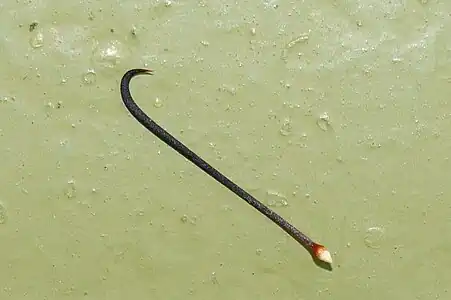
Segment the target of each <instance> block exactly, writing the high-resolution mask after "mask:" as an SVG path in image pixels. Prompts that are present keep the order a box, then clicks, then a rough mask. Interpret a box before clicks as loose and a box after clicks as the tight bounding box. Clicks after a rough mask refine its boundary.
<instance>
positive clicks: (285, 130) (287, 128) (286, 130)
mask: <svg viewBox="0 0 451 300" xmlns="http://www.w3.org/2000/svg"><path fill="white" fill-rule="evenodd" d="M292 130H293V126H292V125H291V120H290V119H289V118H286V119H285V120H283V123H282V128H280V130H279V132H280V134H281V135H283V136H288V135H290V134H291V132H292Z"/></svg>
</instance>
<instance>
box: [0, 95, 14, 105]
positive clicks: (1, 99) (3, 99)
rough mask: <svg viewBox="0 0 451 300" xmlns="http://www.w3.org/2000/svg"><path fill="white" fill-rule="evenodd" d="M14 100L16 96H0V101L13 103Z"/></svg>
mask: <svg viewBox="0 0 451 300" xmlns="http://www.w3.org/2000/svg"><path fill="white" fill-rule="evenodd" d="M15 101H16V98H14V97H10V96H3V97H1V98H0V103H13V102H15Z"/></svg>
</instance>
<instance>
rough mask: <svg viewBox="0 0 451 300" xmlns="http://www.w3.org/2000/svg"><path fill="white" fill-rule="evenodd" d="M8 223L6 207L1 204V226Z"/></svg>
mask: <svg viewBox="0 0 451 300" xmlns="http://www.w3.org/2000/svg"><path fill="white" fill-rule="evenodd" d="M5 223H6V207H5V205H4V204H3V203H2V202H0V225H1V224H5Z"/></svg>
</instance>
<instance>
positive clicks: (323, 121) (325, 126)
mask: <svg viewBox="0 0 451 300" xmlns="http://www.w3.org/2000/svg"><path fill="white" fill-rule="evenodd" d="M316 124H317V125H318V127H319V128H320V129H321V130H323V131H327V130H329V128H330V118H329V115H328V114H327V112H324V113H322V114H321V115H320V116H319V118H318V121H316Z"/></svg>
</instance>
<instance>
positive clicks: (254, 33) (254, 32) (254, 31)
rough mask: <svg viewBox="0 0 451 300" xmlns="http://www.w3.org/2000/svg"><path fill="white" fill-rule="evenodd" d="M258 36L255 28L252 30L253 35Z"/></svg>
mask: <svg viewBox="0 0 451 300" xmlns="http://www.w3.org/2000/svg"><path fill="white" fill-rule="evenodd" d="M256 34H257V29H256V28H255V27H252V28H251V35H256Z"/></svg>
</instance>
